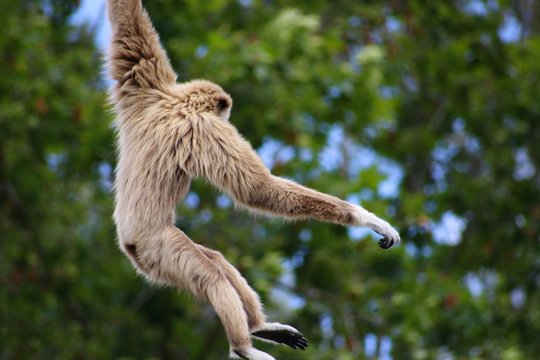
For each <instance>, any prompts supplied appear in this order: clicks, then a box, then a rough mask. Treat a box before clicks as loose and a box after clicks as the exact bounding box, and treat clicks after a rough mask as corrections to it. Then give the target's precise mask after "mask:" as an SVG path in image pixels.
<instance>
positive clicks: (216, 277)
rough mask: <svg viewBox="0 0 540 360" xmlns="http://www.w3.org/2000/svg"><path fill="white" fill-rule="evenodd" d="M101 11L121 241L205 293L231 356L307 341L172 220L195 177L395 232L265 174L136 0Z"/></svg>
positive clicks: (262, 356) (394, 239)
mask: <svg viewBox="0 0 540 360" xmlns="http://www.w3.org/2000/svg"><path fill="white" fill-rule="evenodd" d="M107 11H108V16H109V20H110V22H111V26H112V40H111V44H110V48H109V50H108V52H107V58H106V65H105V70H106V71H107V72H108V74H109V76H110V78H111V79H112V80H113V84H112V85H111V88H110V89H109V101H110V103H111V106H112V109H113V111H114V113H115V120H114V123H113V124H114V128H115V134H116V145H117V146H116V147H117V165H116V169H115V181H114V203H115V208H114V213H113V219H114V223H115V226H116V233H117V239H118V244H119V247H120V249H121V251H122V252H123V253H124V254H125V255H126V256H127V257H128V258H129V260H130V262H131V263H132V265H133V266H134V268H135V269H136V271H137V272H138V273H139V274H141V275H142V276H143V277H145V278H146V279H147V280H148V281H150V282H151V283H157V284H163V285H168V286H173V287H176V288H179V289H182V290H184V291H187V292H190V293H192V294H194V295H195V296H196V297H197V298H198V299H200V300H202V301H207V302H209V303H210V304H211V306H212V307H213V308H214V310H215V312H216V313H217V315H218V317H219V319H220V321H221V323H222V325H223V327H224V330H225V334H226V336H227V340H228V343H229V357H230V358H231V359H247V360H272V359H274V357H272V356H271V355H269V354H267V353H265V352H262V351H260V350H257V349H256V348H255V347H253V345H252V339H257V340H262V341H267V342H270V343H274V344H282V345H287V346H289V347H291V348H293V349H302V350H304V349H305V348H306V347H307V346H308V342H307V340H306V338H305V337H304V336H303V335H302V333H301V332H300V331H298V330H297V329H295V328H294V327H292V326H289V325H285V324H280V323H277V322H268V321H267V319H266V315H265V314H264V312H263V308H262V305H261V301H260V299H259V296H258V295H257V293H256V292H255V291H254V290H253V289H252V288H251V287H250V286H249V285H248V283H247V282H246V280H245V279H244V278H243V277H242V275H241V274H240V273H239V272H238V270H237V269H236V268H235V267H234V266H233V265H231V264H230V263H229V262H228V261H227V260H226V259H225V258H224V256H223V255H222V254H221V253H220V252H218V251H215V250H212V249H209V248H207V247H204V246H202V245H200V244H197V243H196V242H193V241H192V240H191V239H190V238H189V237H188V236H187V235H186V234H185V233H184V232H183V231H182V230H181V229H179V228H178V227H176V226H175V223H174V218H175V207H176V205H177V203H179V202H180V201H181V200H182V199H183V198H184V197H185V195H186V194H187V192H188V190H189V187H190V184H191V180H192V179H198V178H202V179H206V180H207V181H208V182H210V183H211V184H212V185H213V186H215V187H217V188H218V189H219V190H220V191H222V192H224V193H227V194H228V195H229V196H230V197H231V198H232V199H233V201H234V202H235V203H236V204H238V205H239V206H241V207H244V208H247V209H251V210H252V211H254V212H257V213H264V214H268V215H270V216H274V217H281V218H285V219H314V220H319V221H324V222H329V223H334V224H339V225H344V226H364V227H368V228H370V229H372V230H373V231H375V232H376V233H378V234H379V235H381V236H382V239H381V240H380V242H379V246H380V247H382V248H384V249H387V248H390V247H392V246H393V245H395V244H397V243H398V242H399V241H400V236H399V234H398V232H397V231H396V230H395V229H394V228H393V227H392V226H391V225H390V224H389V223H388V222H386V221H385V220H382V219H381V218H379V217H377V216H376V215H374V214H373V213H371V212H369V211H367V210H366V209H364V208H362V207H361V206H358V205H353V204H351V203H348V202H346V201H343V200H340V199H338V198H336V197H334V196H331V195H327V194H324V193H321V192H318V191H316V190H312V189H310V188H307V187H304V186H302V185H299V184H297V183H296V182H294V181H291V180H287V179H284V178H281V177H277V176H274V175H272V173H271V172H270V170H269V169H268V168H266V167H265V165H264V164H263V162H262V160H261V159H260V158H259V157H258V155H257V153H256V152H255V151H254V150H253V148H252V147H251V145H250V144H249V142H248V141H246V140H245V139H244V138H243V137H242V136H241V135H240V133H239V132H238V130H237V129H236V128H235V127H234V126H233V125H232V124H231V122H230V121H229V117H230V114H231V108H232V105H233V101H232V98H231V97H230V95H229V94H227V93H226V92H225V91H224V90H223V89H222V88H221V87H220V86H219V85H217V84H214V83H212V82H210V81H207V80H192V81H188V82H184V83H178V82H177V74H176V73H175V72H174V70H173V68H172V66H171V63H170V60H169V58H168V56H167V54H166V52H165V49H164V48H163V47H162V45H161V43H160V39H159V36H158V34H157V32H156V30H155V28H154V26H153V24H152V22H151V20H150V17H149V15H148V13H147V11H146V9H145V8H144V7H143V5H142V2H141V0H108V2H107ZM274 360H275V359H274Z"/></svg>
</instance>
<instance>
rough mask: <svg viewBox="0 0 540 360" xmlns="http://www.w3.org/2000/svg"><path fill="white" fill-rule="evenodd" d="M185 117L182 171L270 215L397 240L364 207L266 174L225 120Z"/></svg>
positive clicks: (389, 228) (387, 241)
mask: <svg viewBox="0 0 540 360" xmlns="http://www.w3.org/2000/svg"><path fill="white" fill-rule="evenodd" d="M191 121H192V126H193V133H192V137H193V141H192V149H191V151H190V153H191V154H192V156H191V157H190V161H189V162H188V163H187V164H186V166H187V167H186V171H187V172H188V173H190V175H192V176H197V177H204V178H206V179H208V180H209V181H210V182H211V183H212V184H214V185H215V186H216V187H218V188H219V189H221V190H222V191H225V192H227V193H228V194H230V195H231V197H232V198H233V200H235V201H236V202H237V203H239V204H241V205H244V206H245V207H248V208H250V209H253V210H255V211H258V212H263V213H266V214H269V215H273V216H279V217H284V218H291V219H315V220H319V221H325V222H330V223H334V224H340V225H348V226H365V227H369V228H371V229H372V230H374V231H375V232H377V233H378V234H380V235H382V236H383V239H381V241H380V243H379V244H380V246H381V247H382V248H384V249H387V248H390V247H391V246H393V245H394V244H396V243H398V242H399V241H400V237H399V234H398V233H397V231H395V230H394V228H393V227H392V226H390V224H388V223H387V222H386V221H384V220H382V219H380V218H378V217H377V216H375V215H374V214H372V213H370V212H369V211H367V210H365V209H364V208H362V207H360V206H357V205H353V204H350V203H348V202H346V201H343V200H340V199H338V198H336V197H334V196H330V195H327V194H324V193H321V192H318V191H315V190H312V189H309V188H307V187H304V186H301V185H299V184H297V183H295V182H293V181H290V180H286V179H283V178H280V177H277V176H274V175H272V174H271V173H270V171H269V170H268V169H267V168H266V167H265V166H264V164H263V162H262V161H261V159H260V158H259V156H258V155H257V154H256V153H255V151H254V150H253V149H252V147H251V145H250V144H249V143H248V142H247V141H246V140H244V139H243V138H242V136H241V135H240V134H239V133H238V131H237V130H236V128H235V127H234V126H233V125H231V124H230V123H229V122H228V121H224V120H223V119H222V118H220V117H217V116H214V115H213V114H209V113H205V114H200V115H197V116H195V117H194V118H192V119H191Z"/></svg>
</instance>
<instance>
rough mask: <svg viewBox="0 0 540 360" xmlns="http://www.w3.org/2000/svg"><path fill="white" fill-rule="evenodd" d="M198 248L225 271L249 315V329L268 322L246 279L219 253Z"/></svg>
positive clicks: (199, 246) (200, 246)
mask: <svg viewBox="0 0 540 360" xmlns="http://www.w3.org/2000/svg"><path fill="white" fill-rule="evenodd" d="M196 246H197V247H198V248H199V249H200V250H201V252H202V253H203V254H204V255H206V257H207V258H208V259H209V260H210V261H212V262H213V263H214V264H215V265H216V266H217V267H219V268H220V269H221V270H222V271H223V273H224V274H225V276H226V277H227V280H229V282H230V283H231V285H232V286H233V287H234V289H235V290H236V292H237V294H238V296H239V297H240V299H241V300H242V304H243V306H244V310H245V312H246V315H247V321H248V326H249V329H250V330H251V329H254V328H257V327H260V326H262V325H263V324H264V323H265V322H266V317H265V315H264V313H263V310H262V304H261V301H260V299H259V295H257V293H256V292H255V291H254V290H253V289H252V288H251V287H250V286H249V284H248V283H247V281H246V279H244V277H242V275H241V274H240V272H239V271H238V270H237V269H236V268H235V267H234V266H233V265H231V264H230V263H229V262H228V261H227V260H226V259H225V257H224V256H223V254H221V253H220V252H219V251H215V250H212V249H209V248H207V247H204V246H202V245H199V244H196Z"/></svg>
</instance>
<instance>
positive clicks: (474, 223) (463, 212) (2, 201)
mask: <svg viewBox="0 0 540 360" xmlns="http://www.w3.org/2000/svg"><path fill="white" fill-rule="evenodd" d="M145 3H146V5H147V7H148V9H149V12H150V14H151V16H152V18H153V20H154V22H155V24H156V27H157V29H158V31H159V32H160V34H161V38H162V41H163V43H164V45H165V47H166V48H167V49H168V51H169V53H170V55H171V58H172V62H173V65H174V67H175V68H176V69H177V70H178V73H179V75H180V79H181V80H187V79H190V78H197V77H203V78H208V79H210V80H213V81H215V82H218V83H220V84H222V85H223V87H224V88H225V89H226V90H227V91H229V92H230V93H231V95H232V96H233V98H234V101H235V105H234V109H233V114H232V117H231V121H232V122H233V123H234V124H235V125H237V126H238V127H239V129H240V130H241V132H242V133H243V134H244V135H245V136H246V137H247V138H248V139H249V140H250V141H251V142H252V143H253V144H254V145H255V146H256V147H257V148H258V149H259V151H260V154H261V155H262V156H263V158H264V159H265V161H266V162H267V163H268V165H269V166H271V167H272V170H273V172H274V173H275V174H277V175H282V176H287V177H290V178H293V179H296V180H298V181H300V182H302V183H303V184H306V185H308V186H312V187H314V188H316V189H319V190H322V191H325V192H329V193H332V194H334V195H336V196H340V197H343V198H348V199H350V200H352V201H360V200H361V202H362V204H364V205H365V206H366V207H367V208H370V209H372V210H373V211H375V212H377V213H379V214H381V215H382V214H385V213H386V214H387V216H388V218H389V219H391V222H392V223H395V224H397V225H398V226H399V228H400V230H401V233H402V238H403V244H402V246H401V247H399V248H397V249H393V250H390V251H386V252H385V251H382V250H380V249H379V248H378V247H377V246H376V244H375V243H374V242H373V241H370V238H372V236H371V235H370V234H369V233H368V232H367V231H356V230H347V229H344V228H341V227H338V226H332V225H327V224H319V223H315V222H309V223H307V222H298V223H294V224H285V223H280V222H271V221H267V220H262V219H253V218H251V217H249V216H248V215H247V214H245V213H241V212H240V213H239V212H235V211H234V210H233V208H232V204H231V201H230V200H229V199H228V198H227V197H226V196H223V195H220V194H218V193H217V192H216V191H214V190H212V189H211V188H210V187H208V186H207V185H205V184H204V183H200V182H196V183H195V184H194V187H193V189H192V191H191V192H190V194H189V195H188V197H187V199H186V201H185V202H184V203H183V204H182V205H180V207H179V217H178V225H179V226H180V227H182V228H183V229H185V231H186V232H187V233H188V234H189V235H190V236H191V237H192V238H193V239H195V240H196V241H199V242H201V243H204V244H205V245H208V246H210V247H213V248H216V249H218V250H221V251H223V252H224V253H225V255H226V256H227V258H228V259H229V260H230V261H231V262H232V263H234V264H235V265H237V266H238V267H239V269H240V270H241V271H242V272H243V273H244V274H245V276H246V277H247V278H248V279H249V281H250V283H251V284H253V285H254V287H255V288H256V289H257V290H258V291H259V292H261V293H262V295H263V297H264V300H265V303H266V304H267V308H268V312H269V313H270V317H271V318H272V319H275V320H278V321H283V322H289V323H292V324H294V325H296V326H297V327H298V328H299V329H301V330H302V331H304V332H305V334H306V335H307V336H308V338H309V339H310V340H311V347H310V348H309V350H308V351H306V352H293V351H291V350H288V349H281V348H276V347H271V346H270V345H264V344H257V345H258V346H260V347H261V348H266V349H268V351H270V352H271V353H272V354H275V356H276V358H281V359H285V358H286V359H343V360H345V359H375V358H390V357H392V358H395V359H408V358H413V359H431V358H443V359H447V358H450V359H457V358H459V359H465V358H467V359H468V358H489V359H531V358H535V356H537V354H539V353H540V343H538V341H536V338H537V336H538V334H539V333H540V325H539V324H540V293H539V287H540V261H539V259H540V249H539V246H538V242H539V241H540V238H539V236H540V235H539V233H540V205H539V199H540V171H539V169H538V167H539V166H540V104H539V103H538V101H537V99H539V98H540V81H539V79H540V62H538V60H537V59H538V58H540V38H539V33H538V29H540V16H538V11H539V9H538V6H537V5H536V4H535V2H534V1H528V0H523V1H513V2H509V1H502V0H501V1H488V0H453V1H445V2H425V1H417V0H415V1H408V2H400V1H380V0H374V1H369V2H358V1H340V2H328V1H322V0H315V1H302V2H300V1H296V2H290V1H274V2H268V1H238V2H230V1H224V0H214V1H205V2H200V1H184V2H181V3H178V2H177V1H172V0H160V1H153V2H145ZM75 5H76V1H61V0H55V1H37V0H33V1H32V0H28V1H21V2H5V1H4V2H0V19H1V23H2V28H3V31H2V33H0V64H1V65H2V67H3V69H4V72H3V76H2V77H0V230H1V235H0V283H1V287H0V358H1V359H16V358H23V359H25V358H36V359H40V358H47V359H48V358H55V359H57V358H58V359H63V358H66V359H72V358H91V359H94V358H99V359H101V358H104V359H106V358H124V359H128V358H133V359H135V358H137V359H139V358H140V359H144V358H162V359H170V358H176V359H221V358H224V356H225V354H226V351H227V348H226V346H227V345H226V342H225V339H224V336H223V331H222V329H221V326H220V324H219V322H218V321H217V318H216V317H215V316H214V314H213V312H212V311H210V309H209V308H208V307H205V306H201V305H199V304H197V303H196V302H194V301H192V300H191V299H189V298H188V297H186V296H184V295H180V294H178V293H176V292H174V291H172V290H170V289H158V288H155V287H150V286H147V285H145V284H144V283H143V281H141V280H140V279H139V278H137V277H136V276H135V273H134V271H133V270H132V269H131V267H130V265H129V264H128V261H127V260H126V259H124V258H123V257H122V255H121V254H120V252H119V251H118V250H117V249H116V246H115V244H114V229H113V226H112V224H111V220H110V218H111V213H112V205H111V195H110V189H111V181H112V174H111V173H112V170H111V169H112V168H113V167H114V149H113V147H112V143H113V138H112V131H111V129H110V126H109V122H110V117H109V115H108V114H107V112H106V111H105V109H106V106H105V103H106V97H105V94H104V93H105V91H104V85H103V81H102V80H101V79H100V77H99V71H100V61H99V54H98V52H96V49H95V47H94V45H93V42H92V33H91V31H90V29H89V28H87V27H82V28H80V27H75V26H73V25H70V23H69V16H70V14H71V13H72V11H73V10H74V9H75V8H76V6H75Z"/></svg>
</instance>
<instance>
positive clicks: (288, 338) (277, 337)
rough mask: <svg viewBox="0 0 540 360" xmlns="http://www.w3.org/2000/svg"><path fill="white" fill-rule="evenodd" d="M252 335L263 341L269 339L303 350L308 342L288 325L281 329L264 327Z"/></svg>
mask: <svg viewBox="0 0 540 360" xmlns="http://www.w3.org/2000/svg"><path fill="white" fill-rule="evenodd" d="M251 335H252V336H253V337H255V338H258V339H260V340H263V341H265V340H266V341H270V342H273V343H277V344H283V345H287V346H289V347H291V348H293V349H301V350H305V349H306V348H307V347H308V346H309V344H308V341H307V339H306V338H305V337H304V335H302V334H301V333H300V332H299V331H297V330H296V329H293V328H291V327H289V326H287V328H281V329H272V330H270V329H264V330H259V331H255V332H254V333H252V334H251Z"/></svg>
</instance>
